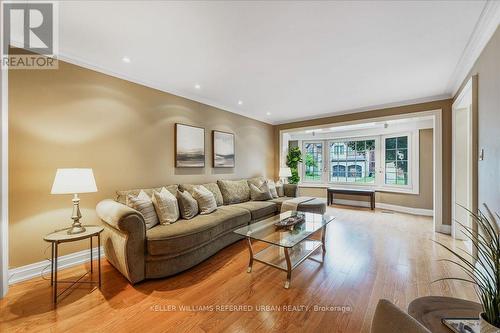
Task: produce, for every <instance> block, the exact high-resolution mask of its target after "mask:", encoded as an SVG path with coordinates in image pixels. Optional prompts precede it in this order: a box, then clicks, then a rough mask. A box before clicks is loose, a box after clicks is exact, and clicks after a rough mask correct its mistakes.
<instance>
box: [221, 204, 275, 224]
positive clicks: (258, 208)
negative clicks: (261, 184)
mask: <svg viewBox="0 0 500 333" xmlns="http://www.w3.org/2000/svg"><path fill="white" fill-rule="evenodd" d="M231 207H238V208H244V209H246V210H248V211H250V214H252V220H253V221H255V220H258V219H261V218H263V217H265V216H268V215H272V214H274V213H276V211H277V207H276V203H274V202H271V201H270V200H269V201H248V202H242V203H239V204H235V205H231Z"/></svg>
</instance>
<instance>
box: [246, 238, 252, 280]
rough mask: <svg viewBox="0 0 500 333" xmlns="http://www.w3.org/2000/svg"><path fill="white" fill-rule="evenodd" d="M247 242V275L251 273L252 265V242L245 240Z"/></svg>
mask: <svg viewBox="0 0 500 333" xmlns="http://www.w3.org/2000/svg"><path fill="white" fill-rule="evenodd" d="M247 241H248V251H249V252H250V260H249V261H248V268H247V273H251V272H252V265H253V249H252V240H251V239H250V238H247Z"/></svg>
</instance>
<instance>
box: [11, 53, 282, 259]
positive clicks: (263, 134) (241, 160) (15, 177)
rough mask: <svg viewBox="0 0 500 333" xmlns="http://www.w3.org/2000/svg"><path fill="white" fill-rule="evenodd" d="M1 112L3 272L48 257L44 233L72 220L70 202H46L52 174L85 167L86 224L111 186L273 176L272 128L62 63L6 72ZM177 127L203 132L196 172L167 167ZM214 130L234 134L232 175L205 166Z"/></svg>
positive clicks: (67, 248) (57, 198) (65, 249)
mask: <svg viewBox="0 0 500 333" xmlns="http://www.w3.org/2000/svg"><path fill="white" fill-rule="evenodd" d="M9 112H10V114H9V118H10V122H9V126H10V135H9V145H10V146H9V149H10V155H9V159H10V161H9V171H10V197H9V199H10V221H9V223H10V224H9V226H10V232H9V241H10V267H11V268H12V267H18V266H22V265H27V264H30V263H33V262H37V261H40V260H43V259H44V258H48V257H49V256H50V250H48V251H47V244H46V243H44V242H43V241H42V237H43V235H45V234H47V233H49V232H51V231H53V230H54V229H58V228H63V227H66V226H69V224H70V222H71V220H70V216H71V196H69V195H50V189H51V186H52V181H53V179H54V175H55V171H56V169H57V168H64V167H90V168H93V170H94V175H95V178H96V182H97V186H98V189H99V192H97V193H92V194H82V195H81V206H82V214H83V216H84V217H83V222H84V223H85V224H95V223H99V222H98V220H97V218H96V215H95V210H94V208H95V205H96V203H97V202H98V201H100V200H102V199H104V198H109V197H113V196H114V192H115V190H117V189H129V188H137V187H152V186H158V185H164V184H173V183H183V182H194V183H201V182H207V181H215V180H216V179H219V178H226V179H234V178H244V177H252V176H256V175H266V176H269V177H273V176H274V159H273V153H274V151H273V139H274V137H273V127H272V126H271V125H268V124H265V123H262V122H258V121H255V120H252V119H249V118H246V117H243V116H239V115H236V114H233V113H229V112H226V111H222V110H219V109H216V108H213V107H210V106H207V105H204V104H200V103H197V102H193V101H190V100H187V99H185V98H181V97H177V96H174V95H171V94H167V93H164V92H161V91H158V90H154V89H150V88H147V87H144V86H141V85H138V84H134V83H131V82H128V81H124V80H120V79H117V78H114V77H111V76H107V75H104V74H101V73H97V72H94V71H91V70H87V69H84V68H81V67H77V66H74V65H70V64H67V63H63V62H61V63H60V67H59V70H29V71H24V70H12V71H10V73H9ZM176 122H181V123H186V124H192V125H196V126H201V127H204V128H205V149H206V165H207V166H206V167H205V168H201V169H176V168H174V159H173V154H174V143H173V142H174V141H173V138H174V123H176ZM213 129H217V130H222V131H227V132H233V133H235V141H236V167H235V168H234V169H213V168H212V167H211V156H212V155H211V154H212V147H211V131H212V130H213ZM87 245H88V244H86V243H79V244H67V245H63V246H62V253H61V254H63V255H64V254H67V253H70V252H73V251H79V250H82V249H84V248H85V247H86V246H87Z"/></svg>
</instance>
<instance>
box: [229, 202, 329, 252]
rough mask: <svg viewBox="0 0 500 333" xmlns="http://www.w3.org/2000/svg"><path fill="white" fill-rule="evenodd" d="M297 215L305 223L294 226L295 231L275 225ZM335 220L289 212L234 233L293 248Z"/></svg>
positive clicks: (322, 216) (304, 213)
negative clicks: (302, 218)
mask: <svg viewBox="0 0 500 333" xmlns="http://www.w3.org/2000/svg"><path fill="white" fill-rule="evenodd" d="M296 214H302V215H303V216H304V219H305V221H304V222H301V223H298V224H296V225H294V226H293V229H289V228H282V229H278V228H277V227H276V226H275V225H274V223H276V222H279V221H281V220H283V219H286V218H287V217H290V216H292V215H296ZM334 219H335V218H334V217H333V216H329V215H321V214H314V213H306V212H294V211H288V212H285V213H282V214H280V215H276V216H273V217H270V218H268V219H265V220H263V221H260V222H256V223H253V224H251V225H249V226H245V227H242V228H239V229H236V230H235V231H234V232H235V233H237V234H239V235H242V236H245V237H249V238H251V239H255V240H258V241H262V242H266V243H269V244H274V245H278V246H281V247H287V248H291V247H294V246H295V245H297V244H298V243H300V242H301V241H303V240H304V239H306V238H307V237H309V236H310V235H312V234H313V233H315V232H317V231H318V230H320V229H321V228H323V227H325V226H326V225H327V224H328V223H330V222H331V221H333V220H334Z"/></svg>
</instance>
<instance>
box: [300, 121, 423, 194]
mask: <svg viewBox="0 0 500 333" xmlns="http://www.w3.org/2000/svg"><path fill="white" fill-rule="evenodd" d="M401 136H407V137H408V175H409V176H408V184H407V185H388V184H385V139H387V138H393V137H401ZM359 140H375V183H373V184H364V183H355V182H352V183H349V182H331V181H330V167H331V165H330V164H331V158H330V149H329V147H330V144H331V143H335V142H346V141H359ZM307 143H321V144H322V145H323V149H322V154H323V166H322V167H323V171H322V175H321V179H320V180H317V181H316V180H308V181H305V180H304V179H305V168H304V167H299V175H300V178H301V181H300V184H299V185H312V186H319V187H321V186H335V187H339V188H353V187H357V188H366V189H373V190H377V191H381V192H396V193H407V194H419V183H420V174H419V171H420V170H419V163H420V156H419V150H420V148H419V129H416V130H413V131H405V132H399V133H391V134H386V135H376V136H373V135H371V136H348V137H345V138H335V139H318V140H302V141H301V142H300V145H299V146H300V147H301V148H302V151H303V153H304V154H305V144H307ZM301 164H304V163H301ZM299 165H300V164H299Z"/></svg>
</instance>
